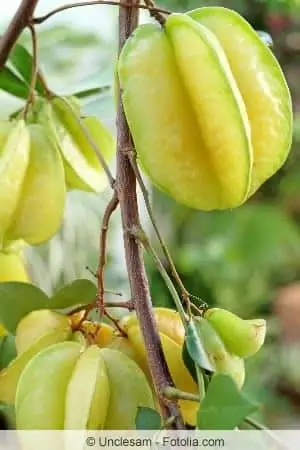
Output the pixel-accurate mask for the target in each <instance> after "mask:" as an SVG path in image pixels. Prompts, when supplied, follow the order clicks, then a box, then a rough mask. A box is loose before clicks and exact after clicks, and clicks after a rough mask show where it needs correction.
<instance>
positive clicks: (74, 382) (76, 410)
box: [64, 345, 110, 430]
mask: <svg viewBox="0 0 300 450" xmlns="http://www.w3.org/2000/svg"><path fill="white" fill-rule="evenodd" d="M79 399H80V402H79V401H78V400H79ZM109 399H110V386H109V380H108V375H107V371H106V367H105V362H104V360H103V358H101V351H100V349H99V348H98V347H97V346H96V345H92V346H91V347H89V348H88V349H87V350H86V351H84V352H83V353H82V354H81V355H80V357H79V359H78V360H77V363H76V366H75V368H74V370H73V372H72V375H71V378H70V381H69V383H68V387H67V393H66V404H65V419H64V428H65V429H66V430H68V429H69V430H85V429H92V430H93V429H94V430H97V429H103V426H104V423H105V419H106V414H107V410H108V405H109Z"/></svg>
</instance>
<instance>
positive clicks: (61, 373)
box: [15, 342, 88, 430]
mask: <svg viewBox="0 0 300 450" xmlns="http://www.w3.org/2000/svg"><path fill="white" fill-rule="evenodd" d="M80 352H81V346H80V345H79V344H77V343H76V342H62V343H60V344H56V345H51V346H50V347H48V348H46V349H45V350H44V351H41V352H40V353H38V354H37V355H36V356H35V357H34V358H32V359H31V361H29V363H28V364H27V366H26V368H25V369H24V371H23V372H22V375H21V377H20V380H19V383H18V388H17V393H16V400H15V412H16V423H17V428H18V429H21V430H62V429H63V428H64V419H65V399H66V392H67V388H68V383H69V380H70V377H71V375H72V372H73V370H74V367H75V364H76V362H77V360H78V357H79V355H80ZM87 382H88V380H87ZM78 400H79V399H78Z"/></svg>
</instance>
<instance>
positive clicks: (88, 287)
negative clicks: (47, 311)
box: [49, 279, 97, 309]
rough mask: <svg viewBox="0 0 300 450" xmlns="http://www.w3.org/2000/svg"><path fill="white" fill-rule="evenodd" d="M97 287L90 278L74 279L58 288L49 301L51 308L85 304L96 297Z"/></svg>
mask: <svg viewBox="0 0 300 450" xmlns="http://www.w3.org/2000/svg"><path fill="white" fill-rule="evenodd" d="M96 293H97V288H96V286H95V284H94V283H92V282H91V281H90V280H85V279H82V280H75V281H73V282H72V283H70V284H67V285H66V286H64V287H63V288H62V289H60V290H59V291H58V292H57V293H56V294H55V295H54V296H53V297H52V298H51V299H50V301H49V308H51V309H66V308H70V306H76V305H87V304H88V303H91V302H92V301H93V300H95V298H96Z"/></svg>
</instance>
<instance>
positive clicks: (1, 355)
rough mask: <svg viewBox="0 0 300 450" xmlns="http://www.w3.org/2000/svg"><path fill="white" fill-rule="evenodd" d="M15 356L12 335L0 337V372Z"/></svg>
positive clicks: (15, 351)
mask: <svg viewBox="0 0 300 450" xmlns="http://www.w3.org/2000/svg"><path fill="white" fill-rule="evenodd" d="M16 356H17V350H16V345H15V338H14V336H13V335H12V334H7V335H5V336H1V337H0V370H2V369H4V368H5V367H7V366H8V364H9V363H10V362H11V361H12V360H13V359H14V358H15V357H16Z"/></svg>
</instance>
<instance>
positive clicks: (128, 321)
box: [120, 308, 185, 345]
mask: <svg viewBox="0 0 300 450" xmlns="http://www.w3.org/2000/svg"><path fill="white" fill-rule="evenodd" d="M153 314H154V319H155V321H156V325H157V328H158V331H159V332H160V333H163V334H165V335H166V336H169V338H171V339H173V341H175V342H177V344H179V345H183V343H184V338H185V331H184V326H183V323H182V320H181V319H180V315H179V313H178V312H177V311H174V310H173V309H169V308H153ZM136 325H138V319H137V316H136V314H135V313H134V314H131V315H128V316H125V317H123V318H122V319H121V321H120V326H121V327H123V328H124V329H125V330H126V329H128V328H129V327H131V326H136Z"/></svg>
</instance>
